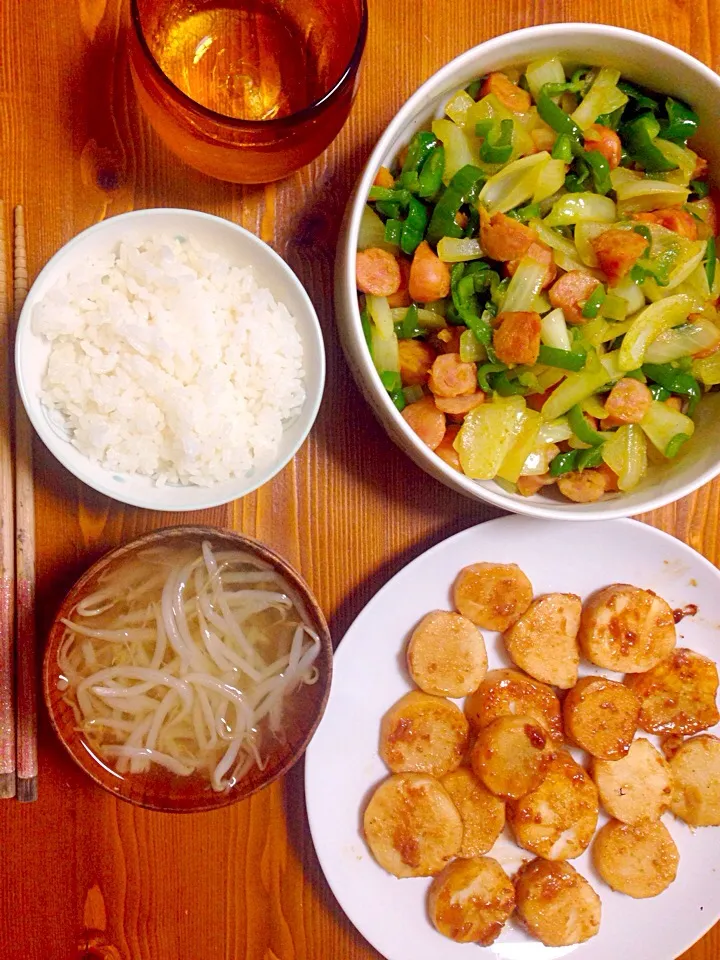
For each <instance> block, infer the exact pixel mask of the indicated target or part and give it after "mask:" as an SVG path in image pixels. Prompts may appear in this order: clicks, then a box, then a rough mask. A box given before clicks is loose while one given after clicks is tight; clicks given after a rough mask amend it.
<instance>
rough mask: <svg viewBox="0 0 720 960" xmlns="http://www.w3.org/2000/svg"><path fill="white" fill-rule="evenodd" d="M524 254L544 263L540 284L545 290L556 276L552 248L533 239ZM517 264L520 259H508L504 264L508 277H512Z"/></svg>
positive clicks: (518, 264)
mask: <svg viewBox="0 0 720 960" xmlns="http://www.w3.org/2000/svg"><path fill="white" fill-rule="evenodd" d="M525 256H526V257H532V259H533V260H537V262H538V263H544V264H546V265H547V270H546V271H545V279H544V280H543V285H542V289H543V290H547V288H548V287H549V286H551V285H552V284H553V283H554V281H555V277H557V267H556V266H555V260H554V259H553V252H552V250H551V249H550V247H546V246H545V244H544V243H536V242H535V241H533V242H532V243H531V244H530V246H529V247H528V249H527V253H526V254H525ZM519 266H520V259H518V260H508V262H507V263H506V264H505V272H506V273H507V275H508V276H509V277H512V276H514V274H515V272H516V271H517V268H518V267H519Z"/></svg>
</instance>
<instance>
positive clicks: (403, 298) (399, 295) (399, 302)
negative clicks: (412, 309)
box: [387, 257, 412, 307]
mask: <svg viewBox="0 0 720 960" xmlns="http://www.w3.org/2000/svg"><path fill="white" fill-rule="evenodd" d="M397 263H398V266H399V267H400V286H399V287H398V289H397V291H396V292H395V293H391V294H390V296H389V297H388V298H387V301H388V303H389V304H390V306H391V307H409V306H410V304H411V303H412V297H411V296H410V290H409V289H408V285H409V283H410V266H411V261H410V260H409V259H408V258H407V257H398V258H397Z"/></svg>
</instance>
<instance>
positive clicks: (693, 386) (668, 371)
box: [642, 363, 702, 417]
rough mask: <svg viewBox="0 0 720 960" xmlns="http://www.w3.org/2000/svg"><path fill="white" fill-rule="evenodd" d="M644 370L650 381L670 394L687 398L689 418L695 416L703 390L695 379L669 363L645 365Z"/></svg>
mask: <svg viewBox="0 0 720 960" xmlns="http://www.w3.org/2000/svg"><path fill="white" fill-rule="evenodd" d="M642 369H643V373H644V374H645V376H646V377H647V378H648V379H649V380H652V381H653V382H654V383H657V384H659V385H660V386H661V387H665V389H666V390H669V391H670V393H677V394H679V395H680V396H681V397H687V398H688V401H689V402H688V416H689V417H691V416H692V415H693V413H694V412H695V408H696V407H697V405H698V403H699V402H700V399H701V398H702V390H701V388H700V384H699V383H698V382H697V380H696V379H695V377H693V376H691V375H690V374H689V373H685V372H684V371H683V370H678V369H677V368H676V367H673V366H672V365H671V364H669V363H644V364H643V368H642Z"/></svg>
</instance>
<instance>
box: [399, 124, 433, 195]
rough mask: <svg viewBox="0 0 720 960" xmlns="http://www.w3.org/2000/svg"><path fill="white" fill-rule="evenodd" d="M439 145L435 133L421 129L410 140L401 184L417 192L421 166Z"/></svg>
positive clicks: (400, 178) (401, 174) (401, 175)
mask: <svg viewBox="0 0 720 960" xmlns="http://www.w3.org/2000/svg"><path fill="white" fill-rule="evenodd" d="M437 145H438V141H437V137H436V136H435V134H433V133H430V132H429V131H427V130H420V131H418V133H416V134H415V136H414V137H413V138H412V140H411V141H410V145H409V146H408V152H407V156H406V158H405V163H404V164H403V168H402V171H401V172H400V177H399V180H400V186H401V187H405V188H406V189H407V190H412V191H413V192H415V191H416V190H417V189H418V186H419V183H420V168H421V167H422V165H423V164H424V163H425V161H426V160H427V159H428V157H429V156H430V154H431V153H432V152H433V150H434V149H435V147H436V146H437Z"/></svg>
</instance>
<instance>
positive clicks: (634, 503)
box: [335, 23, 720, 520]
mask: <svg viewBox="0 0 720 960" xmlns="http://www.w3.org/2000/svg"><path fill="white" fill-rule="evenodd" d="M546 54H559V55H560V56H561V57H562V58H563V59H564V60H568V61H572V62H575V63H589V64H592V65H604V66H612V67H616V68H618V69H620V70H622V73H623V76H625V77H627V78H628V79H630V80H633V81H635V82H636V83H641V84H643V85H646V86H648V87H650V88H651V89H654V90H657V91H659V92H661V93H662V92H666V93H668V94H672V95H673V96H677V97H680V98H682V99H683V100H686V101H688V102H689V103H690V104H692V106H693V108H694V109H695V110H696V111H697V112H698V114H699V115H700V121H701V126H700V130H701V133H700V135H699V136H698V137H697V138H696V141H695V142H696V143H697V146H698V149H699V150H700V152H701V153H702V154H703V156H705V157H707V159H708V160H709V161H710V164H711V171H712V170H713V169H717V167H718V165H719V164H720V137H718V135H717V133H716V128H717V117H718V115H719V114H720V78H719V77H718V76H717V75H716V74H715V73H713V72H712V70H710V69H709V68H708V67H706V66H704V65H703V64H702V63H700V62H699V61H698V60H695V59H694V58H693V57H690V56H688V54H686V53H683V52H682V51H681V50H678V49H676V48H675V47H672V46H670V45H669V44H667V43H662V42H661V41H659V40H655V39H654V38H653V37H648V36H645V35H644V34H641V33H635V32H633V31H630V30H622V29H619V28H618V27H609V26H604V25H601V24H589V23H556V24H550V25H548V26H542V27H529V28H527V29H525V30H518V31H516V32H515V33H507V34H504V35H502V36H500V37H495V38H494V39H492V40H488V41H487V42H486V43H482V44H480V46H478V47H474V48H473V49H472V50H468V51H467V52H466V53H463V54H462V55H461V56H459V57H457V58H456V59H455V60H453V61H451V62H450V63H448V64H447V65H446V66H445V67H443V68H442V70H439V71H438V72H437V73H436V74H435V75H434V76H433V77H431V78H430V79H429V80H428V81H427V82H426V83H424V84H423V85H422V86H421V87H420V88H419V89H418V90H417V91H416V92H415V93H414V94H413V95H412V97H410V99H409V100H408V101H407V103H405V105H404V106H403V107H402V109H401V110H400V112H399V113H398V114H397V116H396V117H395V119H394V120H393V121H392V122H391V123H390V125H389V126H388V128H387V129H386V130H385V133H384V134H383V135H382V137H381V138H380V140H379V142H378V144H377V146H376V147H375V149H374V150H373V152H372V154H371V156H370V159H369V160H368V162H367V166H366V167H365V170H364V172H363V174H362V176H361V178H360V180H359V182H358V184H357V187H356V189H355V192H354V194H353V197H352V198H351V200H350V204H349V206H348V209H347V212H346V217H345V222H344V225H343V230H342V233H341V237H340V242H339V246H338V257H337V264H336V275H335V304H336V311H337V316H338V322H339V326H340V333H341V337H342V342H343V346H344V349H345V353H346V356H347V359H348V362H349V364H350V367H351V369H352V372H353V375H354V377H355V379H356V380H357V382H358V385H359V386H360V388H361V390H362V391H363V393H364V394H365V397H366V398H367V400H368V401H369V403H370V404H371V405H372V407H373V409H374V411H375V413H376V415H377V416H378V418H379V419H380V420H381V422H382V423H383V425H384V426H385V428H386V430H387V432H388V433H389V434H390V436H391V437H392V439H393V440H394V441H395V443H396V444H397V445H398V446H399V447H400V448H401V449H402V450H404V451H405V452H406V453H407V454H408V455H409V456H410V457H411V458H412V459H413V460H414V461H415V462H416V463H417V464H418V465H419V466H420V467H422V468H423V470H425V471H426V472H427V473H429V474H430V475H431V476H433V477H435V478H436V479H438V480H440V481H441V482H442V483H444V484H446V485H447V486H448V487H451V488H452V489H454V490H457V491H458V492H459V493H463V494H465V495H467V496H470V497H475V498H477V499H479V500H486V501H489V502H490V503H493V504H495V506H498V507H502V508H503V509H505V510H511V511H513V512H515V513H525V514H529V515H531V516H536V517H547V518H556V519H562V520H599V519H603V518H608V519H609V518H611V517H624V516H633V515H634V514H638V513H642V512H644V511H646V510H652V509H654V508H656V507H661V506H663V505H664V504H667V503H671V502H673V501H675V500H679V499H680V498H681V497H684V496H686V495H687V494H688V493H691V492H692V491H693V490H696V489H697V488H698V487H700V486H702V485H703V484H704V483H707V482H708V481H709V480H711V479H712V478H713V477H715V476H716V475H717V474H718V473H720V439H718V427H720V401H719V398H718V395H713V396H712V397H710V398H707V399H706V400H704V401H703V403H702V404H701V408H700V409H701V411H702V409H703V408H704V413H701V415H700V418H699V422H698V423H697V429H696V433H695V436H694V437H693V440H692V443H689V444H688V449H687V453H686V454H685V455H684V456H683V457H682V458H681V459H680V460H679V461H678V462H677V463H675V464H674V465H673V466H672V467H670V468H667V469H665V468H663V469H662V471H658V472H657V473H655V474H654V475H652V476H649V477H648V478H646V480H645V481H644V483H643V484H642V485H641V486H639V487H638V488H637V489H636V490H634V491H633V492H632V493H630V494H620V495H615V496H614V497H611V498H608V499H605V500H601V501H599V502H597V503H591V504H576V503H570V502H569V501H567V500H562V501H561V500H560V499H552V493H550V494H549V495H548V494H537V495H535V496H534V497H530V498H525V497H521V496H520V495H519V494H513V493H506V492H505V491H504V490H503V489H501V487H499V486H498V485H497V484H496V483H495V482H493V481H482V482H481V481H476V480H471V479H469V478H468V477H465V476H464V475H462V474H460V473H458V472H457V471H456V470H453V469H452V467H449V466H447V465H446V464H445V463H444V462H443V461H442V460H441V459H440V458H439V457H437V456H435V454H434V453H433V452H432V451H431V450H429V449H428V447H426V446H425V444H423V443H422V442H421V441H420V440H419V439H418V437H417V436H416V435H415V433H413V431H412V430H410V428H409V427H408V426H407V425H406V423H405V421H404V420H403V418H402V417H401V416H400V414H399V413H398V411H397V410H396V408H395V407H394V405H393V403H392V401H391V400H390V398H389V396H388V394H387V393H386V391H385V390H384V389H383V387H382V384H381V383H380V380H379V378H378V376H377V374H376V372H375V370H374V368H373V365H372V361H371V360H370V356H369V354H368V351H367V347H366V345H365V340H364V337H363V333H362V328H361V325H360V314H359V311H358V305H357V294H356V290H355V252H356V249H357V236H358V229H359V226H360V217H361V215H362V210H363V206H364V204H365V198H366V197H367V193H368V190H369V189H370V187H371V185H372V182H373V179H374V177H375V174H376V172H377V169H378V168H379V167H380V166H381V165H383V164H386V165H387V164H388V163H389V161H391V160H392V159H393V158H394V157H395V156H396V154H397V152H398V150H399V149H400V148H401V147H402V146H403V145H404V144H406V143H407V142H408V141H409V140H410V138H411V137H412V135H413V134H414V133H415V131H416V130H418V129H420V128H421V127H423V126H425V125H426V124H427V122H428V120H429V119H431V118H432V117H435V116H440V115H441V114H442V109H443V107H444V105H445V103H446V101H447V97H448V95H449V94H451V93H452V92H453V91H455V90H457V89H459V88H460V87H464V86H466V85H467V84H468V83H470V82H471V81H472V80H473V79H475V78H476V77H479V76H482V75H483V74H485V73H488V72H490V71H492V70H500V69H502V68H504V67H508V66H521V65H524V64H526V63H528V62H529V61H530V60H533V59H535V58H536V57H540V56H543V55H546Z"/></svg>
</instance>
